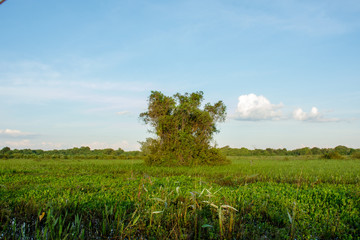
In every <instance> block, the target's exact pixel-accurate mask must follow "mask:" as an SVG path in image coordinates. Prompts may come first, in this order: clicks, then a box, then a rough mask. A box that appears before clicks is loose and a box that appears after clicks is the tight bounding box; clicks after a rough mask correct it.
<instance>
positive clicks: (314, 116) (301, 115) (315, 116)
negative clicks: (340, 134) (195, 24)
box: [293, 107, 339, 122]
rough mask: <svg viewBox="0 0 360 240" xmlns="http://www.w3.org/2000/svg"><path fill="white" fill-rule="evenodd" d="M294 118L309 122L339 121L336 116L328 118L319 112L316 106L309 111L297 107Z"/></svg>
mask: <svg viewBox="0 0 360 240" xmlns="http://www.w3.org/2000/svg"><path fill="white" fill-rule="evenodd" d="M293 119H295V120H298V121H309V122H336V121H339V120H338V119H336V118H326V117H324V116H323V114H321V113H320V112H319V110H318V109H317V108H316V107H312V108H311V111H310V112H309V113H306V112H304V111H303V110H302V109H301V108H297V109H295V110H294V111H293Z"/></svg>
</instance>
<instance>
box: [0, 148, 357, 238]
mask: <svg viewBox="0 0 360 240" xmlns="http://www.w3.org/2000/svg"><path fill="white" fill-rule="evenodd" d="M228 158H229V159H230V160H231V161H232V164H231V165H222V166H198V167H191V168H190V167H165V166H148V165H146V164H145V163H144V161H143V160H142V159H130V160H122V159H112V160H96V159H92V160H91V159H47V158H34V159H3V160H0V196H1V197H0V222H1V225H0V231H1V233H0V239H65V238H66V239H105V238H106V239H358V237H359V236H360V186H359V183H360V160H359V159H355V158H352V157H351V155H349V156H344V157H343V158H342V159H324V158H321V155H320V156H318V157H314V156H311V155H304V156H248V157H228Z"/></svg>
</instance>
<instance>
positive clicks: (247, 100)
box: [235, 93, 283, 121]
mask: <svg viewBox="0 0 360 240" xmlns="http://www.w3.org/2000/svg"><path fill="white" fill-rule="evenodd" d="M282 107H283V105H282V104H281V103H280V104H272V103H271V102H270V101H269V100H268V99H267V98H265V97H264V96H261V95H260V96H257V95H255V94H253V93H251V94H247V95H241V96H240V97H239V102H238V106H237V109H236V114H235V119H237V120H249V121H258V120H278V119H280V118H281V116H282V113H281V110H280V109H281V108H282Z"/></svg>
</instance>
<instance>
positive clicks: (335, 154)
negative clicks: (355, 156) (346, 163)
mask: <svg viewBox="0 0 360 240" xmlns="http://www.w3.org/2000/svg"><path fill="white" fill-rule="evenodd" d="M321 158H323V159H343V158H344V157H343V156H341V155H340V154H339V153H338V152H336V151H333V152H329V153H325V154H324V155H322V156H321Z"/></svg>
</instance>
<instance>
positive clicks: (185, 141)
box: [140, 91, 228, 166]
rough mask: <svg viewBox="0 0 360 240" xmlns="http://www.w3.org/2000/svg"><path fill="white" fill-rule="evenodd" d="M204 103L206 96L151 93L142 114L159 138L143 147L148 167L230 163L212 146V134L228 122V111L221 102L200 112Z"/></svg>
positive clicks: (201, 93)
mask: <svg viewBox="0 0 360 240" xmlns="http://www.w3.org/2000/svg"><path fill="white" fill-rule="evenodd" d="M202 101H203V92H195V93H191V94H188V93H185V94H184V95H181V94H180V93H177V94H175V95H174V96H172V97H169V96H165V95H164V94H162V93H161V92H159V91H152V92H151V95H150V96H149V99H148V102H149V105H148V111H147V112H144V113H141V114H140V118H141V119H142V120H143V121H144V122H145V123H146V124H149V125H150V126H151V127H152V128H153V133H154V134H156V136H157V137H156V138H154V139H152V138H148V139H147V140H146V142H143V143H142V150H143V152H145V153H146V155H147V157H146V163H148V164H150V165H171V166H172V165H201V164H223V163H227V162H228V161H227V160H226V158H225V157H224V156H222V155H221V154H220V151H219V150H218V149H216V148H215V147H212V146H211V145H210V144H211V140H212V137H213V134H214V133H216V132H218V129H217V128H216V123H217V122H223V121H225V117H226V107H225V105H224V103H223V102H222V101H219V102H217V103H215V104H214V105H211V104H210V103H207V104H205V105H204V107H203V109H201V103H202Z"/></svg>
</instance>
